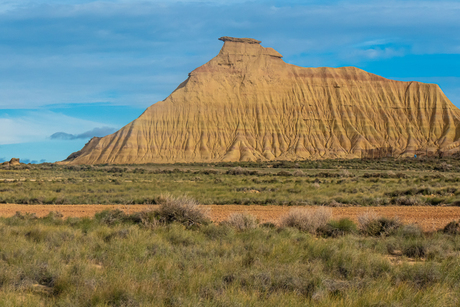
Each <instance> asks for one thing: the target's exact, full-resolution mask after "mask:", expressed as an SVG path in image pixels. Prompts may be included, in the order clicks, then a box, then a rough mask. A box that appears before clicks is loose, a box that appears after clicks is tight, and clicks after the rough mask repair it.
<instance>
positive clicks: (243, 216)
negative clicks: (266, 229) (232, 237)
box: [224, 213, 258, 231]
mask: <svg viewBox="0 0 460 307" xmlns="http://www.w3.org/2000/svg"><path fill="white" fill-rule="evenodd" d="M224 224H227V225H229V226H231V227H233V228H235V229H237V230H239V231H243V230H248V229H254V228H257V226H258V221H257V218H256V217H255V216H253V215H251V214H248V213H232V214H230V216H229V217H228V219H227V220H226V221H225V222H224Z"/></svg>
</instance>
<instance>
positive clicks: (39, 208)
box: [0, 204, 460, 231]
mask: <svg viewBox="0 0 460 307" xmlns="http://www.w3.org/2000/svg"><path fill="white" fill-rule="evenodd" d="M204 207H207V208H209V209H210V212H209V213H210V216H211V219H212V220H213V221H215V222H220V221H224V220H225V219H227V217H228V216H229V215H230V214H231V213H234V212H246V213H249V214H252V215H254V216H257V218H258V219H259V220H260V222H261V223H263V222H274V223H277V221H278V219H279V218H280V217H281V216H282V215H283V214H286V213H287V212H288V211H289V210H291V209H292V208H295V207H283V206H242V205H219V206H218V205H210V206H204ZM155 208H156V206H151V205H129V206H127V205H15V204H0V216H4V217H8V216H12V215H14V214H15V213H16V211H21V212H22V213H25V212H29V213H35V214H36V215H37V216H39V217H41V216H45V215H47V214H48V213H49V212H50V211H59V212H61V213H62V214H63V215H64V217H69V216H72V217H83V216H94V214H95V213H96V212H99V211H102V210H104V209H120V210H123V211H125V212H126V213H133V212H137V211H142V210H149V209H150V210H152V209H155ZM308 208H311V207H308ZM331 209H332V212H333V218H335V219H338V218H342V217H349V218H351V219H352V220H354V221H357V220H358V216H360V215H362V214H364V213H366V212H369V211H373V212H375V213H376V214H377V215H379V216H386V217H395V216H397V217H399V218H400V219H401V220H402V221H403V223H405V224H409V223H413V224H418V225H420V226H421V227H422V228H423V229H424V230H425V231H433V230H437V229H440V228H443V227H444V226H445V225H446V224H447V223H449V222H450V221H452V220H458V219H460V207H426V206H424V207H420V206H413V207H407V206H404V207H400V206H387V207H346V208H331Z"/></svg>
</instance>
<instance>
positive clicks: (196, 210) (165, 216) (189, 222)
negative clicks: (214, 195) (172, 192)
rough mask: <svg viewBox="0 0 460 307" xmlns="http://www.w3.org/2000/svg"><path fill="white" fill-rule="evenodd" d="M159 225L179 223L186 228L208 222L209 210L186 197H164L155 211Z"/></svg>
mask: <svg viewBox="0 0 460 307" xmlns="http://www.w3.org/2000/svg"><path fill="white" fill-rule="evenodd" d="M157 214H158V217H159V220H160V222H161V223H165V224H169V223H172V222H178V223H181V224H183V225H185V226H187V227H191V226H194V225H201V224H206V223H208V222H209V209H208V208H204V207H200V206H199V203H198V202H197V201H196V200H195V199H193V198H191V197H187V196H182V197H172V196H166V197H165V198H164V202H163V203H162V204H161V205H160V207H159V208H158V211H157Z"/></svg>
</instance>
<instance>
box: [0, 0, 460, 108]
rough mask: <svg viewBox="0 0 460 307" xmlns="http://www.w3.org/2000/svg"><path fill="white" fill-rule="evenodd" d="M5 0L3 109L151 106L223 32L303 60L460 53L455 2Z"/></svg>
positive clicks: (213, 49) (349, 61)
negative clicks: (93, 104)
mask: <svg viewBox="0 0 460 307" xmlns="http://www.w3.org/2000/svg"><path fill="white" fill-rule="evenodd" d="M3 4H4V5H3V7H4V8H3V10H0V14H1V18H0V27H1V29H2V31H1V32H0V70H1V71H2V74H1V75H0V84H2V90H1V91H0V108H7V107H24V108H27V107H36V106H41V105H45V104H51V103H74V102H95V101H106V102H110V103H114V104H121V105H128V104H129V105H138V106H143V107H147V106H149V105H151V104H152V103H155V102H156V101H159V100H162V99H164V98H165V97H166V96H167V95H168V94H169V93H170V92H172V91H173V90H174V88H175V87H176V86H177V85H178V84H179V83H180V82H182V81H183V80H184V79H185V78H186V77H187V73H188V72H190V71H191V70H193V69H194V68H196V67H197V66H200V65H202V64H204V63H205V62H207V61H208V60H209V59H210V58H211V57H213V56H215V55H216V54H217V52H218V51H219V49H220V47H221V42H218V41H217V38H218V37H220V36H222V35H231V36H243V37H255V38H257V39H261V40H262V42H263V45H265V46H271V47H274V48H275V49H277V50H278V51H279V52H280V53H281V54H283V56H284V58H285V60H286V61H288V62H290V63H295V64H299V65H304V66H309V65H311V63H314V64H316V65H317V66H347V65H357V64H359V63H360V61H369V60H374V61H375V60H379V59H381V58H391V57H399V56H401V55H406V54H435V53H443V54H445V53H459V50H458V46H459V45H460V37H459V36H458V33H459V32H460V23H459V22H458V16H459V15H460V4H459V3H458V1H453V0H452V1H395V0H393V1H386V2H381V1H374V0H370V1H269V2H267V1H83V0H82V1H75V0H74V1H58V0H55V1H44V0H43V1H34V2H30V1H25V0H24V1H22V0H21V1H14V2H12V1H9V2H3ZM0 7H2V6H1V5H0ZM352 56H353V57H352ZM394 70H395V72H397V70H398V68H397V67H395V68H394ZM432 71H433V72H432V73H435V71H434V69H432ZM114 93H116V94H115V95H114Z"/></svg>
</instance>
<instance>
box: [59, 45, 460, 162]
mask: <svg viewBox="0 0 460 307" xmlns="http://www.w3.org/2000/svg"><path fill="white" fill-rule="evenodd" d="M220 40H222V41H224V46H223V47H222V50H221V51H220V52H219V54H218V55H217V56H216V57H215V58H213V59H212V60H211V61H209V62H208V63H206V64H204V65H203V66H201V67H198V68H197V69H195V70H194V71H192V72H191V73H190V74H189V77H188V78H187V80H185V81H184V82H183V83H182V84H180V85H179V87H178V88H177V89H176V90H175V91H174V92H173V93H172V94H171V95H170V96H169V97H167V98H166V99H165V100H163V101H160V102H157V103H155V104H153V105H152V106H150V107H149V108H148V109H147V110H146V111H145V112H144V113H143V114H142V115H141V116H140V117H139V118H137V119H136V120H134V121H133V122H131V123H129V124H128V125H126V126H125V127H123V128H122V129H120V130H119V131H117V132H116V133H114V134H111V135H108V136H106V137H103V138H97V137H95V138H93V139H91V140H90V141H89V142H88V143H87V144H86V145H85V147H84V148H83V149H82V150H81V151H79V152H76V153H73V154H72V155H70V156H69V158H67V160H66V162H67V163H72V164H99V163H150V162H158V163H165V162H203V161H206V162H213V161H255V160H296V159H324V158H358V157H379V156H386V155H392V156H413V155H414V154H419V155H420V154H427V155H438V154H440V155H449V154H452V153H455V152H458V151H459V149H460V110H459V109H458V108H457V107H455V106H454V105H453V104H452V103H451V102H450V101H449V99H448V98H447V97H446V96H445V95H444V93H443V92H442V91H441V89H440V88H439V87H438V85H436V84H425V83H420V82H401V81H394V80H389V79H385V78H383V77H380V76H377V75H374V74H371V73H368V72H365V71H363V70H361V69H358V68H355V67H342V68H327V67H322V68H304V67H298V66H294V65H290V64H287V63H285V62H284V61H283V60H282V56H281V54H279V53H278V52H277V51H276V50H274V49H272V48H264V47H262V46H261V45H260V41H257V40H254V39H249V38H231V37H222V38H220Z"/></svg>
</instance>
